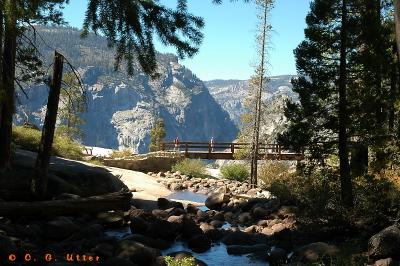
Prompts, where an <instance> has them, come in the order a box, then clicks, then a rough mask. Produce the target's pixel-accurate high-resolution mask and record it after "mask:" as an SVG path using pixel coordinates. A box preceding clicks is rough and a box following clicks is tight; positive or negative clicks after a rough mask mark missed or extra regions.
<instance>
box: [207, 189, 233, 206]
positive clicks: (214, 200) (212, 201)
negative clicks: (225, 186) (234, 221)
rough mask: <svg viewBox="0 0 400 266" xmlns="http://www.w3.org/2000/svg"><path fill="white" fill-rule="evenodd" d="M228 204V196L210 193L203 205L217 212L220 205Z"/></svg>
mask: <svg viewBox="0 0 400 266" xmlns="http://www.w3.org/2000/svg"><path fill="white" fill-rule="evenodd" d="M228 202H229V195H227V194H224V193H212V194H211V195H210V196H208V197H207V199H206V202H205V205H206V206H207V208H209V209H211V210H219V209H221V207H222V204H224V203H228Z"/></svg>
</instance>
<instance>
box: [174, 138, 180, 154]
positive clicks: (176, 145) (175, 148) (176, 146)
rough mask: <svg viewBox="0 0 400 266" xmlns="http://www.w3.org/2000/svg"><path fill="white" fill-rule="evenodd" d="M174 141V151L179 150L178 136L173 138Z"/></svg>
mask: <svg viewBox="0 0 400 266" xmlns="http://www.w3.org/2000/svg"><path fill="white" fill-rule="evenodd" d="M174 143H175V147H174V151H179V138H178V137H176V138H175V140H174Z"/></svg>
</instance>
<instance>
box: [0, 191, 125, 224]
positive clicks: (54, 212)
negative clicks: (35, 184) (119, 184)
mask: <svg viewBox="0 0 400 266" xmlns="http://www.w3.org/2000/svg"><path fill="white" fill-rule="evenodd" d="M131 199H132V193H130V192H129V191H124V190H122V191H120V192H115V193H109V194H105V195H99V196H92V197H88V198H78V199H68V200H50V201H33V202H18V201H4V202H0V215H1V216H6V217H15V216H20V215H21V214H23V215H24V216H28V217H32V216H33V217H39V218H43V217H53V216H59V215H82V214H87V213H98V212H103V211H111V210H129V208H130V206H131Z"/></svg>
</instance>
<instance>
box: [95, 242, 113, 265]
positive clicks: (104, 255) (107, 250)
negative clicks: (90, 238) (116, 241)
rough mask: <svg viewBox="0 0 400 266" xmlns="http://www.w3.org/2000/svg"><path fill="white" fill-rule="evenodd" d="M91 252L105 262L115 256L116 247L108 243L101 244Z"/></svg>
mask: <svg viewBox="0 0 400 266" xmlns="http://www.w3.org/2000/svg"><path fill="white" fill-rule="evenodd" d="M91 251H92V252H94V253H95V254H96V255H97V256H99V257H101V259H102V260H103V261H104V260H105V259H108V258H111V257H112V256H113V255H114V246H113V245H111V244H108V243H100V244H97V245H96V246H95V247H94V248H92V249H91Z"/></svg>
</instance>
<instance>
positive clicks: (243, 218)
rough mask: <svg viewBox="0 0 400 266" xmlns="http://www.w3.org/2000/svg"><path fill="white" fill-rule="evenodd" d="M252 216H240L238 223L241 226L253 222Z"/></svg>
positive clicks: (246, 213) (244, 213)
mask: <svg viewBox="0 0 400 266" xmlns="http://www.w3.org/2000/svg"><path fill="white" fill-rule="evenodd" d="M251 219H252V218H251V215H250V213H248V212H243V213H241V214H239V216H238V222H239V223H241V224H246V223H248V222H250V221H251Z"/></svg>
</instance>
